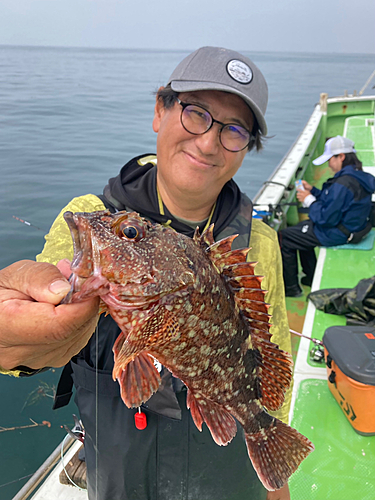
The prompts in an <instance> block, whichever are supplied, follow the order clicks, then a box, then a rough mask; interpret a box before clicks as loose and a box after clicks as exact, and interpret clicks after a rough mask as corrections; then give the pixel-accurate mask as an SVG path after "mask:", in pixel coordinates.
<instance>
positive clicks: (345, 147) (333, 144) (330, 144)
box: [313, 135, 356, 165]
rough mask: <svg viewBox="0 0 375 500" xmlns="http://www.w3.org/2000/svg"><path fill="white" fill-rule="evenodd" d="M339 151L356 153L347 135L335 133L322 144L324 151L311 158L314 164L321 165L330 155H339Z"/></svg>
mask: <svg viewBox="0 0 375 500" xmlns="http://www.w3.org/2000/svg"><path fill="white" fill-rule="evenodd" d="M340 153H356V150H355V149H354V142H353V141H351V140H350V139H348V138H347V137H342V136H341V135H337V136H336V137H331V139H328V141H327V142H326V143H325V145H324V152H323V154H322V155H321V156H318V158H315V160H313V164H314V165H323V163H325V162H326V161H328V160H330V159H331V158H332V156H335V155H339V154H340Z"/></svg>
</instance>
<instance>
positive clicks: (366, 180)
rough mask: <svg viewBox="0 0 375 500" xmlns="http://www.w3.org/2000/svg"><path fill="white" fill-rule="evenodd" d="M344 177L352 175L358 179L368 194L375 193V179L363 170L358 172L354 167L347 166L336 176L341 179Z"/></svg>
mask: <svg viewBox="0 0 375 500" xmlns="http://www.w3.org/2000/svg"><path fill="white" fill-rule="evenodd" d="M343 175H350V176H352V177H354V178H355V179H357V181H358V182H359V183H360V184H361V186H362V187H363V188H364V189H365V190H366V191H367V192H368V193H370V194H371V193H373V192H375V177H374V176H373V175H371V174H368V173H367V172H363V171H362V170H356V169H355V168H354V166H353V165H346V166H345V167H344V168H342V169H341V170H340V171H339V172H337V173H336V174H335V176H334V177H335V178H336V179H337V178H338V177H341V176H343Z"/></svg>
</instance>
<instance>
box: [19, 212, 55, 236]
mask: <svg viewBox="0 0 375 500" xmlns="http://www.w3.org/2000/svg"><path fill="white" fill-rule="evenodd" d="M12 217H13V219H16V220H18V221H19V222H22V223H23V224H26V226H30V227H35V229H38V230H39V231H43V232H45V233H46V232H47V231H45V230H44V229H42V228H40V227H38V226H35V225H34V224H31V222H28V221H27V220H24V219H21V218H20V217H17V216H15V215H12Z"/></svg>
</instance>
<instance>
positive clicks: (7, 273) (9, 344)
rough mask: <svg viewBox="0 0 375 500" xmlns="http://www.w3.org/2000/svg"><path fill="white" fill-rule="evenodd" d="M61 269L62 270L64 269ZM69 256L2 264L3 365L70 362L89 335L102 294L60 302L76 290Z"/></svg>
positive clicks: (34, 366)
mask: <svg viewBox="0 0 375 500" xmlns="http://www.w3.org/2000/svg"><path fill="white" fill-rule="evenodd" d="M59 269H60V270H59ZM69 274H70V265H69V262H68V261H60V263H59V264H58V267H56V266H53V265H52V264H46V263H42V262H34V261H27V260H23V261H19V262H15V263H14V264H12V265H10V266H8V267H6V268H4V269H2V270H0V367H1V368H2V369H3V370H12V369H13V368H15V367H17V366H21V365H22V366H27V367H29V368H32V369H39V368H44V367H47V366H53V367H60V366H63V365H65V364H66V363H67V362H68V361H69V360H70V359H71V358H72V356H74V355H75V354H77V353H78V352H79V351H80V350H81V349H82V348H83V347H84V346H85V345H86V344H87V342H88V341H89V339H90V337H91V335H92V334H93V332H94V330H95V326H96V323H97V320H98V306H99V298H98V297H96V298H94V299H90V300H87V301H85V302H81V303H75V304H63V305H58V304H59V303H60V302H61V300H62V299H63V298H64V296H65V295H66V294H67V293H68V291H69V290H70V284H69V282H68V281H67V279H66V278H67V277H68V276H69Z"/></svg>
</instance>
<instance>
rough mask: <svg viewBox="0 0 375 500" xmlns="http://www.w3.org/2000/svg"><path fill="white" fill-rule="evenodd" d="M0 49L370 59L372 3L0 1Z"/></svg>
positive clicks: (374, 36) (374, 46)
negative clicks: (209, 49)
mask: <svg viewBox="0 0 375 500" xmlns="http://www.w3.org/2000/svg"><path fill="white" fill-rule="evenodd" d="M0 27H1V29H0V44H5V45H47V46H73V47H119V48H146V49H149V48H156V49H158V48H161V49H195V48H197V47H199V46H202V45H217V46H224V47H228V48H232V49H236V50H248V51H283V52H284V51H293V52H336V53H337V52H344V53H353V52H354V53H371V54H374V53H375V30H374V27H375V0H257V1H254V0H175V1H171V0H143V1H142V0H0Z"/></svg>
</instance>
